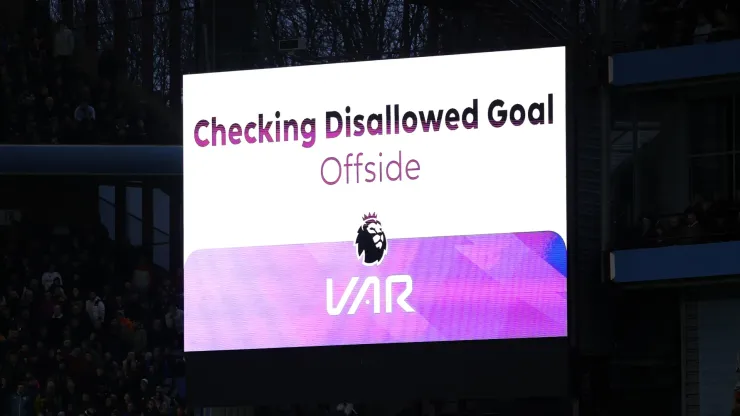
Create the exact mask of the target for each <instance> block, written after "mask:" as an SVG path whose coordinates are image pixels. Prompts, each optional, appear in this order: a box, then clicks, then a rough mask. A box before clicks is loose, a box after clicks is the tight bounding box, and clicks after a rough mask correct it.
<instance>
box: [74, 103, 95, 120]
mask: <svg viewBox="0 0 740 416" xmlns="http://www.w3.org/2000/svg"><path fill="white" fill-rule="evenodd" d="M75 120H77V121H78V122H92V121H95V109H94V108H93V107H92V106H91V105H90V103H89V102H87V100H82V102H80V105H78V106H77V108H75Z"/></svg>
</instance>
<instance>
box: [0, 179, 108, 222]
mask: <svg viewBox="0 0 740 416" xmlns="http://www.w3.org/2000/svg"><path fill="white" fill-rule="evenodd" d="M0 189H2V190H3V196H4V198H3V201H4V202H3V205H4V206H3V207H2V209H18V210H20V211H21V213H22V216H23V220H24V221H29V222H32V223H34V224H39V225H45V224H49V225H50V224H68V225H82V224H90V223H91V222H95V221H97V219H98V211H97V209H98V195H97V184H96V183H95V182H94V181H93V180H92V178H90V179H88V178H85V177H74V176H3V177H2V178H1V179H0Z"/></svg>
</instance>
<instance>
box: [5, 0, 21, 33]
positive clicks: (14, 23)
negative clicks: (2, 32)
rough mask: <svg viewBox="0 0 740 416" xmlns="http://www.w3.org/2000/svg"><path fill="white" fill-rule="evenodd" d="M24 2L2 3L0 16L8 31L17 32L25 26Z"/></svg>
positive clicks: (17, 0)
mask: <svg viewBox="0 0 740 416" xmlns="http://www.w3.org/2000/svg"><path fill="white" fill-rule="evenodd" d="M23 5H24V0H16V1H0V16H2V18H1V19H2V24H3V26H5V28H6V29H7V30H8V31H16V30H18V29H20V26H21V25H23V22H24V16H23Z"/></svg>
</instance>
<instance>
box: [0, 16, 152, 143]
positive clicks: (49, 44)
mask: <svg viewBox="0 0 740 416" xmlns="http://www.w3.org/2000/svg"><path fill="white" fill-rule="evenodd" d="M75 47H76V46H75V35H74V34H73V32H72V31H71V30H70V29H69V28H68V27H67V26H65V25H64V24H63V23H59V24H56V25H54V26H53V27H50V28H48V29H38V28H27V29H26V30H24V31H23V32H22V33H10V34H8V33H5V34H2V36H1V38H0V142H2V143H4V144H120V143H126V144H145V143H147V125H146V123H145V121H146V112H145V110H144V107H143V106H142V107H141V108H137V109H131V108H129V106H127V105H126V103H125V102H124V100H122V99H120V98H118V94H116V88H115V85H117V83H116V82H115V79H113V77H115V76H117V74H116V73H115V71H106V70H105V65H101V68H103V70H101V71H100V73H99V74H93V75H91V74H88V73H86V72H85V71H83V70H81V69H80V68H79V67H78V66H77V65H76V62H75V58H74V52H75Z"/></svg>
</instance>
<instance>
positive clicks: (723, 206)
mask: <svg viewBox="0 0 740 416" xmlns="http://www.w3.org/2000/svg"><path fill="white" fill-rule="evenodd" d="M620 231H622V234H621V235H620V236H618V239H619V240H621V241H620V243H619V245H621V246H624V247H631V248H637V247H657V246H667V245H677V244H700V243H710V242H722V241H734V240H738V239H740V201H711V200H707V201H705V200H704V199H703V198H702V197H701V196H697V197H696V198H695V202H694V203H693V204H692V205H691V206H689V207H687V208H686V210H685V211H684V212H683V213H675V214H671V215H661V216H655V217H651V216H646V217H644V218H643V219H642V222H641V224H640V225H639V227H638V228H633V229H622V230H620Z"/></svg>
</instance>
